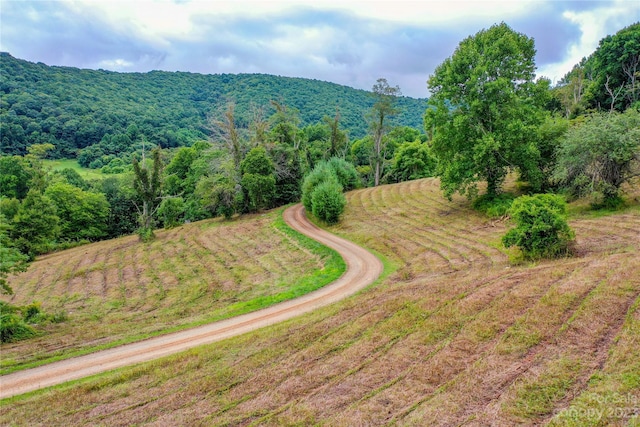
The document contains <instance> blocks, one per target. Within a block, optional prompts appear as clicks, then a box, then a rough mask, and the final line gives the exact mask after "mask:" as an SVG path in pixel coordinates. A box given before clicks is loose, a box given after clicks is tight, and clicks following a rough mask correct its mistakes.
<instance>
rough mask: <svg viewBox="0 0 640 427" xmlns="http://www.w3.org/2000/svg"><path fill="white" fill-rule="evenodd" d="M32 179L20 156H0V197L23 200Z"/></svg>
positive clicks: (27, 166) (24, 161)
mask: <svg viewBox="0 0 640 427" xmlns="http://www.w3.org/2000/svg"><path fill="white" fill-rule="evenodd" d="M31 178H32V173H31V171H30V168H29V165H28V163H27V162H26V160H25V159H24V158H23V157H21V156H0V197H7V198H16V199H19V200H22V199H24V198H25V197H26V196H27V192H28V191H29V181H30V180H31Z"/></svg>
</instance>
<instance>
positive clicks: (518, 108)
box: [425, 23, 549, 197]
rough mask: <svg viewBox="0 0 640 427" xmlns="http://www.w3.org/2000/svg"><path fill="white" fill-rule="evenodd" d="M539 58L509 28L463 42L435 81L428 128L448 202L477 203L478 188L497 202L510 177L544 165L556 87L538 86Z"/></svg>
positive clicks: (432, 81) (525, 40) (432, 80)
mask: <svg viewBox="0 0 640 427" xmlns="http://www.w3.org/2000/svg"><path fill="white" fill-rule="evenodd" d="M534 56H535V48H534V41H533V39H532V38H529V37H527V36H525V35H524V34H520V33H517V32H515V31H513V30H512V29H511V28H510V27H509V26H508V25H507V24H504V23H502V24H498V25H494V26H492V27H491V28H489V29H488V30H482V31H480V32H479V33H477V34H476V35H474V36H471V37H468V38H466V39H464V40H463V41H462V42H460V45H459V46H458V48H457V49H456V51H455V52H454V54H453V56H451V57H450V58H447V59H446V60H445V61H444V62H443V63H442V64H440V65H439V66H438V67H437V68H436V70H435V72H434V74H433V75H432V76H431V77H430V78H429V80H428V86H429V90H430V91H431V98H429V104H430V107H429V108H428V109H427V112H426V115H425V128H426V130H427V132H428V133H432V134H433V153H434V154H435V155H436V157H437V159H438V174H439V175H440V177H441V186H442V189H443V190H444V194H445V195H446V196H447V197H451V195H453V193H455V192H460V193H461V194H466V195H467V196H468V197H474V196H476V195H477V182H478V181H486V182H487V193H488V194H489V195H491V196H494V195H496V194H497V193H499V191H500V189H501V185H502V183H503V181H504V179H505V176H506V175H507V173H508V171H509V170H511V169H519V170H520V171H521V172H523V171H527V170H529V169H530V168H532V167H536V166H537V164H538V156H539V151H538V148H537V146H536V134H537V128H538V125H539V124H540V122H541V121H542V118H543V115H542V109H541V106H542V105H544V103H545V97H546V96H547V93H548V84H549V82H548V81H539V82H538V83H535V82H534V71H535V64H534ZM530 175H531V174H530Z"/></svg>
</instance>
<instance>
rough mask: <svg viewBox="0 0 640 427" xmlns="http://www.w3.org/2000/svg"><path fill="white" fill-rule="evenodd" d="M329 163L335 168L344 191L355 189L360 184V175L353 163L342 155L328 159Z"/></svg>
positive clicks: (334, 170)
mask: <svg viewBox="0 0 640 427" xmlns="http://www.w3.org/2000/svg"><path fill="white" fill-rule="evenodd" d="M327 165H328V166H329V167H330V168H331V169H332V170H333V172H334V174H335V176H336V178H338V182H339V183H340V185H341V186H342V189H343V191H349V190H353V189H354V188H358V187H359V185H360V177H359V176H358V171H357V170H356V167H355V166H354V165H353V163H350V162H348V161H346V160H345V159H343V158H341V157H332V158H330V159H329V160H328V161H327Z"/></svg>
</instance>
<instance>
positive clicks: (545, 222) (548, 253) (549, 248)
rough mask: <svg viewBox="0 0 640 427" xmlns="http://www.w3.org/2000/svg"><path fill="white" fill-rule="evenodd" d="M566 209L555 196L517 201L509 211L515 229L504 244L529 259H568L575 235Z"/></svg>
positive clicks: (541, 196) (506, 237)
mask: <svg viewBox="0 0 640 427" xmlns="http://www.w3.org/2000/svg"><path fill="white" fill-rule="evenodd" d="M566 209H567V207H566V203H565V201H564V200H563V199H562V198H561V197H560V196H557V195H553V194H536V195H534V196H522V197H519V198H517V199H516V200H514V201H513V204H512V205H511V208H510V209H509V214H510V215H511V218H512V219H513V220H515V222H516V227H515V228H513V229H511V230H509V231H508V232H507V234H505V235H504V236H503V237H502V243H503V244H504V245H505V246H506V247H511V246H518V247H519V248H520V249H521V251H522V254H523V255H524V257H525V258H528V259H537V258H551V257H558V256H561V255H567V254H568V253H569V249H570V245H571V242H572V241H573V239H574V233H573V231H572V230H571V229H570V228H569V225H568V224H567V220H566Z"/></svg>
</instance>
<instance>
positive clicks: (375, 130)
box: [369, 79, 402, 186]
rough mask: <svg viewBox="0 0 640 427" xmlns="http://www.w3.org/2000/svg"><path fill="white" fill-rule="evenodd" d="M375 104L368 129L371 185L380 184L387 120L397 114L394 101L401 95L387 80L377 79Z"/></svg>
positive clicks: (373, 90) (387, 126) (374, 92)
mask: <svg viewBox="0 0 640 427" xmlns="http://www.w3.org/2000/svg"><path fill="white" fill-rule="evenodd" d="M372 92H373V96H374V98H375V103H374V104H373V108H372V110H371V112H370V117H369V128H370V130H371V136H372V138H373V159H372V169H373V185H374V186H378V184H380V177H381V176H382V169H383V166H384V160H385V154H386V153H385V149H386V144H385V136H386V135H387V133H388V132H389V130H390V123H389V119H390V118H391V117H392V116H395V115H396V114H398V109H397V108H396V99H397V97H398V96H400V95H401V94H402V93H401V92H400V88H399V87H398V86H390V85H389V83H388V82H387V79H378V80H377V81H376V84H374V85H373V89H372Z"/></svg>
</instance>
